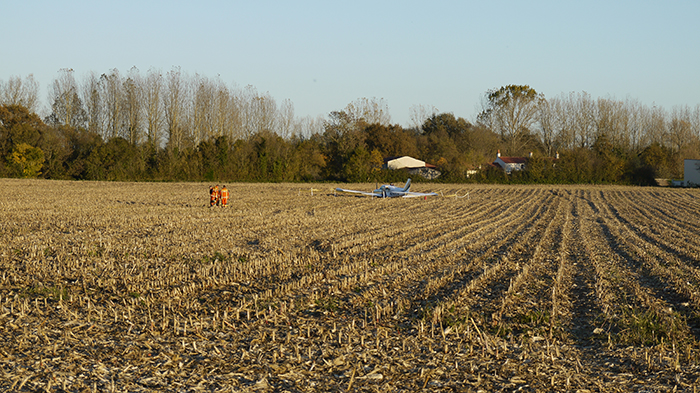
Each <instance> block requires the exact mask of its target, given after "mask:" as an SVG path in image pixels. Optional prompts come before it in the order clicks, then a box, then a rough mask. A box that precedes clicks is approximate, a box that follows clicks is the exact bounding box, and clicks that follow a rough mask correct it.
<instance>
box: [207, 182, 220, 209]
mask: <svg viewBox="0 0 700 393" xmlns="http://www.w3.org/2000/svg"><path fill="white" fill-rule="evenodd" d="M218 202H219V186H215V187H212V188H211V189H209V206H216V204H217V203H218Z"/></svg>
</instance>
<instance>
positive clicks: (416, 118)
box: [409, 104, 438, 129]
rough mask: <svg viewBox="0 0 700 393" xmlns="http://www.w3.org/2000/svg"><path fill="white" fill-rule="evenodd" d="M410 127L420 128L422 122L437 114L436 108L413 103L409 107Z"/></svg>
mask: <svg viewBox="0 0 700 393" xmlns="http://www.w3.org/2000/svg"><path fill="white" fill-rule="evenodd" d="M409 113H410V119H411V127H413V128H416V129H420V127H421V126H422V125H423V123H424V122H425V121H426V120H428V119H429V118H431V117H433V116H435V115H437V114H438V109H437V108H436V107H434V106H432V105H423V104H420V105H413V106H412V107H411V108H410V109H409Z"/></svg>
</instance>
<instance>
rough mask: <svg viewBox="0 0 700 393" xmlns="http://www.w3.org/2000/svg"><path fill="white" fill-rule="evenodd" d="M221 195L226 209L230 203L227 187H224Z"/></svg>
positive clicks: (222, 204) (222, 203)
mask: <svg viewBox="0 0 700 393" xmlns="http://www.w3.org/2000/svg"><path fill="white" fill-rule="evenodd" d="M220 195H221V206H222V207H226V204H227V203H228V189H227V188H226V186H224V187H223V188H222V189H221V192H220Z"/></svg>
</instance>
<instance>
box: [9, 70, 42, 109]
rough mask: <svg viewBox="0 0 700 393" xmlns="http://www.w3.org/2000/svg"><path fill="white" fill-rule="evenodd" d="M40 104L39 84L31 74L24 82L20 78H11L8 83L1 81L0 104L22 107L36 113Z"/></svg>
mask: <svg viewBox="0 0 700 393" xmlns="http://www.w3.org/2000/svg"><path fill="white" fill-rule="evenodd" d="M38 103H39V83H38V82H37V81H36V80H34V75H32V74H29V75H28V76H27V77H26V78H25V79H24V80H22V78H20V77H19V76H14V77H10V79H8V81H7V83H2V81H0V104H5V105H22V106H23V107H25V108H27V109H29V111H30V112H36V110H37V105H38Z"/></svg>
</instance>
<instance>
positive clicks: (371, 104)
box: [344, 97, 391, 126]
mask: <svg viewBox="0 0 700 393" xmlns="http://www.w3.org/2000/svg"><path fill="white" fill-rule="evenodd" d="M344 112H345V113H346V114H347V115H348V116H350V118H352V119H355V120H357V121H360V120H362V121H363V122H365V123H366V124H381V125H384V126H389V125H391V115H390V114H389V105H388V104H387V102H386V100H384V99H383V98H379V99H377V98H376V97H375V98H372V99H368V98H364V97H363V98H358V99H357V100H355V101H353V102H351V103H349V104H348V105H347V106H346V107H345V109H344Z"/></svg>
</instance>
